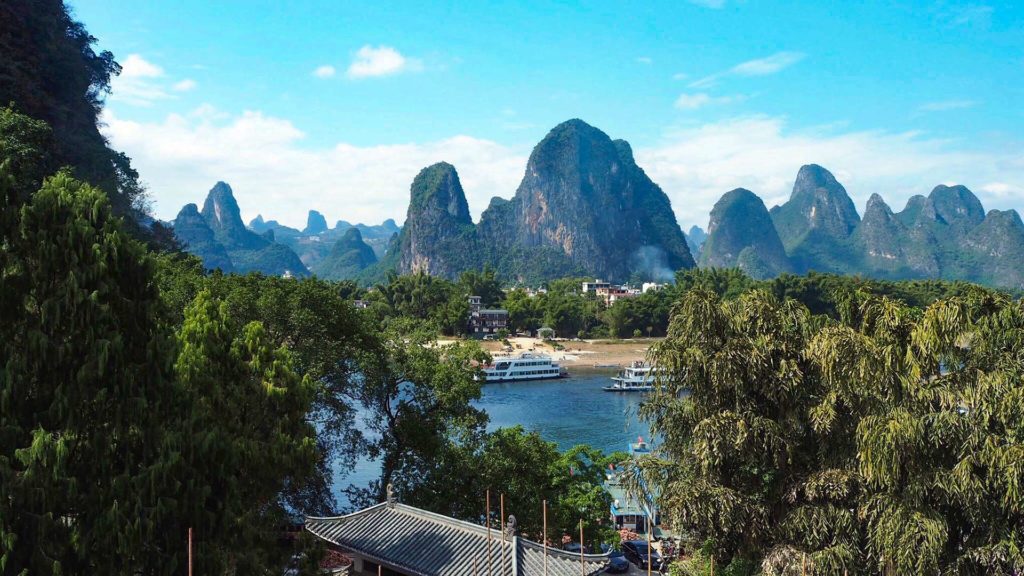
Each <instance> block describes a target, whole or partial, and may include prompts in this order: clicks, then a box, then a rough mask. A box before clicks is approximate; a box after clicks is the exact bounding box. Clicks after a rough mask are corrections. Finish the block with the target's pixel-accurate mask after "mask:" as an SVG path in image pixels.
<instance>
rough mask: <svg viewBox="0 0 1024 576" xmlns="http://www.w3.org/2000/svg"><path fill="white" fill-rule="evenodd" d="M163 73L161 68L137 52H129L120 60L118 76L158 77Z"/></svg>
mask: <svg viewBox="0 0 1024 576" xmlns="http://www.w3.org/2000/svg"><path fill="white" fill-rule="evenodd" d="M163 75H164V69H163V68H161V67H159V66H157V65H156V64H153V63H152V62H149V61H148V60H146V59H145V58H143V57H142V56H140V55H138V54H129V55H128V57H127V58H125V59H124V61H123V62H121V74H120V76H119V78H159V77H161V76H163Z"/></svg>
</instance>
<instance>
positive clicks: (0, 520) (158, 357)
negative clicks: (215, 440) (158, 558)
mask: <svg viewBox="0 0 1024 576" xmlns="http://www.w3.org/2000/svg"><path fill="white" fill-rule="evenodd" d="M8 166H10V162H9V161H7V162H4V164H3V168H2V169H0V174H2V176H0V178H2V180H3V182H0V185H4V186H5V187H8V190H5V194H4V195H3V196H4V197H5V198H6V199H7V202H10V201H11V200H12V199H13V197H14V194H13V193H12V192H11V191H10V189H9V187H14V186H15V185H13V184H11V181H10V178H9V177H7V174H5V173H4V172H5V171H6V170H7V167H8ZM21 185H22V186H24V185H25V184H24V183H21ZM2 212H3V213H4V215H5V216H7V217H5V218H4V227H3V229H2V230H0V232H2V236H0V301H2V302H3V304H2V305H0V306H2V307H3V308H2V314H0V315H2V317H3V319H4V320H3V322H0V349H2V353H0V357H2V358H3V364H2V367H0V572H2V573H4V574H17V573H19V572H21V571H23V570H25V571H28V572H30V573H34V574H60V573H65V574H78V573H108V574H114V573H127V572H128V571H129V569H130V567H133V566H137V565H139V564H140V563H141V562H142V551H143V547H144V543H145V542H148V541H150V540H151V539H152V538H153V536H154V535H155V534H156V533H157V530H158V528H159V526H158V524H159V520H160V519H161V516H160V515H161V509H159V508H158V498H159V496H160V495H161V492H160V488H159V487H161V486H163V485H162V484H161V479H162V478H163V476H164V475H165V474H167V468H168V467H169V466H172V465H173V464H174V458H173V457H171V458H166V459H165V458H162V457H158V456H157V452H156V450H157V449H158V447H159V446H160V445H161V441H160V438H161V427H160V423H161V422H163V421H166V419H168V415H169V414H170V413H171V412H170V410H171V402H172V397H171V392H172V388H171V374H170V371H169V364H168V362H167V358H169V357H170V354H171V351H172V350H173V348H172V347H171V341H170V338H169V336H170V335H169V334H168V333H167V332H166V331H164V330H163V329H161V327H160V325H159V324H158V322H157V321H156V319H157V315H158V311H159V303H158V300H157V298H158V293H157V290H156V288H155V286H154V285H153V283H152V282H150V280H149V279H150V277H151V275H152V267H153V263H152V261H151V259H150V258H149V256H148V255H147V254H146V253H145V250H144V248H143V247H142V246H141V245H139V244H138V243H136V242H134V241H132V240H131V239H130V238H128V237H127V235H126V234H125V233H124V232H123V231H122V229H121V227H120V224H119V219H118V218H116V217H115V216H114V215H113V213H112V210H111V207H110V205H109V204H108V203H107V201H106V197H105V195H104V194H103V193H102V192H100V191H99V190H96V189H95V188H92V187H90V186H87V185H85V184H82V183H81V182H78V181H76V180H74V179H73V178H72V177H71V176H70V175H69V174H68V173H66V172H64V173H60V174H58V175H56V176H54V177H52V178H50V179H48V180H47V181H46V182H45V184H44V185H43V187H42V189H40V190H39V192H38V193H36V194H35V195H34V196H33V197H32V198H31V200H30V201H29V202H28V203H27V204H25V205H24V206H22V207H21V209H20V212H19V211H18V209H17V208H16V207H12V206H11V205H10V204H6V205H5V206H4V207H3V210H2ZM11 216H13V218H11ZM163 494H167V493H166V492H163Z"/></svg>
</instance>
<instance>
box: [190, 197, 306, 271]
mask: <svg viewBox="0 0 1024 576" xmlns="http://www.w3.org/2000/svg"><path fill="white" fill-rule="evenodd" d="M173 226H174V234H175V236H176V237H177V238H178V240H179V241H180V242H181V244H182V246H183V247H184V248H185V250H187V251H189V252H191V253H192V254H195V255H197V256H199V257H200V258H202V259H203V263H204V266H205V267H206V268H208V269H211V270H212V269H216V268H220V269H221V270H223V271H225V272H231V271H235V272H243V273H244V272H262V273H263V274H269V275H274V276H281V275H285V274H290V275H293V276H308V275H309V270H308V269H307V268H306V266H305V265H304V264H303V263H302V261H301V260H299V257H298V256H297V255H296V254H295V252H293V251H292V250H291V248H288V247H287V246H285V245H283V244H278V243H277V242H274V241H273V239H271V238H268V237H267V236H264V235H260V234H257V233H255V232H253V231H252V230H249V229H248V228H246V227H245V224H243V223H242V216H241V212H240V211H239V208H238V202H237V201H236V200H235V196H234V193H233V192H232V190H231V187H230V186H228V185H227V184H226V183H224V182H217V184H216V185H214V187H213V188H211V189H210V192H209V194H207V196H206V201H205V202H204V203H203V209H202V211H201V212H199V211H198V210H197V207H196V205H195V204H187V205H186V206H185V207H184V208H182V209H181V212H179V213H178V217H177V218H175V221H174V224H173Z"/></svg>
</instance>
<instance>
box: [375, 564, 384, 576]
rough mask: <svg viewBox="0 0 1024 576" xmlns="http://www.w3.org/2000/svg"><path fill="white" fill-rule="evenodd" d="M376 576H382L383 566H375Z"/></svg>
mask: <svg viewBox="0 0 1024 576" xmlns="http://www.w3.org/2000/svg"><path fill="white" fill-rule="evenodd" d="M377 576H384V566H383V565H381V564H377Z"/></svg>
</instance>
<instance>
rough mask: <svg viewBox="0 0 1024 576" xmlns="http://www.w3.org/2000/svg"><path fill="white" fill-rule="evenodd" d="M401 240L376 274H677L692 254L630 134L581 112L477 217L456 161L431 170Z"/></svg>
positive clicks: (415, 189)
mask: <svg viewBox="0 0 1024 576" xmlns="http://www.w3.org/2000/svg"><path fill="white" fill-rule="evenodd" d="M410 192H411V194H410V204H409V211H408V215H407V218H406V223H405V226H404V227H403V229H402V232H401V235H400V238H399V242H398V243H397V247H398V250H399V255H398V256H396V257H395V258H394V259H388V258H385V259H384V260H382V261H381V262H380V264H378V266H377V267H376V268H377V269H376V270H375V271H373V272H374V274H376V275H377V276H379V275H380V273H381V271H382V270H383V269H384V268H387V267H394V270H395V271H397V272H399V273H409V272H417V271H423V272H428V273H431V274H437V275H441V276H444V277H447V278H454V277H456V276H457V275H458V274H459V273H460V272H462V271H465V270H471V269H480V268H481V267H483V266H484V265H489V266H491V267H492V268H493V269H494V270H496V271H497V272H498V273H499V274H500V275H501V276H502V277H504V278H507V279H509V280H514V281H520V282H529V283H537V282H543V281H546V280H551V279H553V278H559V277H564V276H566V275H570V274H581V275H592V276H599V277H602V278H608V279H612V280H619V281H623V282H624V281H627V280H629V279H631V278H636V277H640V278H660V279H671V277H672V273H673V272H674V271H675V270H678V269H680V268H691V267H693V266H694V265H695V264H694V259H693V256H692V255H691V253H690V249H689V247H688V246H687V242H686V237H685V236H684V234H683V232H682V230H681V229H680V228H679V224H678V223H677V222H676V219H675V214H674V212H673V211H672V206H671V203H670V202H669V199H668V196H666V195H665V193H664V192H663V191H662V190H661V188H659V187H658V186H657V184H655V183H654V182H652V181H651V180H650V178H648V177H647V175H646V174H645V173H644V171H643V170H642V169H641V168H640V167H639V166H637V165H636V162H635V161H634V159H633V153H632V149H631V148H630V146H629V144H628V143H627V142H625V141H624V140H614V141H613V140H612V139H611V138H610V137H608V135H607V134H605V133H604V132H602V131H600V130H598V129H597V128H594V127H593V126H590V125H589V124H587V123H586V122H583V121H582V120H576V119H574V120H569V121H567V122H563V123H562V124H559V125H558V126H556V127H555V128H553V129H552V130H551V131H550V132H549V133H548V134H547V136H545V137H544V139H543V140H541V142H540V143H539V144H537V146H536V147H535V148H534V150H533V153H532V154H531V155H530V159H529V161H528V163H527V166H526V173H525V175H524V177H523V180H522V182H521V183H520V185H519V188H518V189H517V191H516V193H515V195H514V196H513V197H512V199H511V200H506V199H503V198H498V197H495V198H494V199H492V200H491V203H490V205H489V206H488V207H487V209H486V210H484V212H483V214H482V215H481V217H480V221H479V222H478V223H477V224H476V225H474V224H473V221H472V219H471V218H470V214H469V209H468V205H467V203H466V197H465V193H464V191H463V190H462V186H461V184H460V182H459V178H458V173H457V171H456V168H455V167H454V166H452V165H450V164H447V163H443V162H442V163H439V164H435V165H433V166H430V167H428V168H425V169H424V170H423V171H422V172H421V173H420V174H419V175H418V176H417V177H416V180H415V181H414V182H413V185H412V187H411V190H410Z"/></svg>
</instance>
